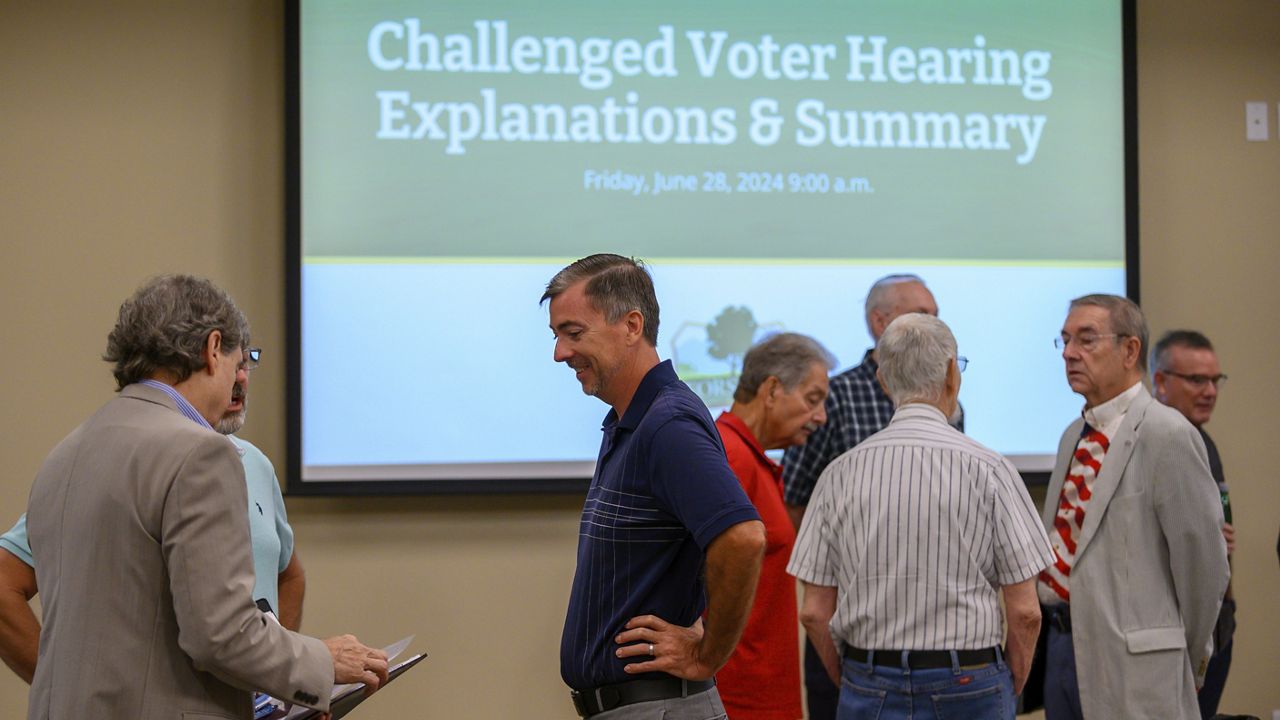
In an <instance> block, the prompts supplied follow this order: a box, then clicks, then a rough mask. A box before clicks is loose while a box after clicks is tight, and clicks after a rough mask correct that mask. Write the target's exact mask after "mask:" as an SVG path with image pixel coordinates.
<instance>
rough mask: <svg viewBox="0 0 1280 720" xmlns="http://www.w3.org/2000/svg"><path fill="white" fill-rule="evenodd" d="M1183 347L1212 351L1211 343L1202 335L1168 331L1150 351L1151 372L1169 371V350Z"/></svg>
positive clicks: (1199, 333) (1191, 332) (1182, 331)
mask: <svg viewBox="0 0 1280 720" xmlns="http://www.w3.org/2000/svg"><path fill="white" fill-rule="evenodd" d="M1175 347H1184V348H1191V349H1193V350H1209V351H1212V350H1213V343H1211V342H1209V338H1207V337H1205V336H1204V333H1201V332H1197V331H1195V330H1170V331H1169V332H1167V333H1165V334H1164V335H1162V336H1161V337H1160V339H1159V340H1157V341H1156V345H1155V347H1154V348H1152V349H1151V370H1152V371H1163V370H1168V369H1169V348H1175Z"/></svg>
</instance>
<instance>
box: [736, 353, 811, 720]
mask: <svg viewBox="0 0 1280 720" xmlns="http://www.w3.org/2000/svg"><path fill="white" fill-rule="evenodd" d="M834 366H835V359H834V358H833V357H832V356H831V354H830V353H829V352H827V351H826V349H824V348H823V347H822V346H821V345H820V344H818V342H817V341H815V340H813V339H812V338H809V337H806V336H804V335H797V334H795V333H783V334H780V335H774V336H773V337H771V338H769V339H767V340H765V341H764V342H761V343H759V344H758V345H756V346H755V347H753V348H751V350H750V351H749V352H748V353H747V356H746V358H745V359H744V360H743V362H742V375H741V377H739V378H738V388H737V390H736V391H735V392H734V394H733V407H731V408H729V411H728V412H725V413H721V414H720V417H719V418H717V419H716V428H717V429H718V430H719V431H720V437H721V438H722V439H723V440H724V449H725V454H726V455H727V456H728V458H729V467H730V468H732V469H733V472H734V474H735V475H737V476H738V481H739V482H741V483H742V487H743V489H744V490H746V492H747V497H749V498H751V502H752V503H753V504H754V505H755V506H756V510H757V511H758V512H759V513H760V518H761V519H762V520H764V526H765V555H764V566H763V568H762V569H761V571H760V583H759V585H757V587H756V596H755V603H754V604H753V605H752V608H751V615H750V617H749V618H748V620H747V627H746V629H745V630H744V631H743V633H742V639H741V640H740V641H739V642H738V647H737V649H735V650H734V652H733V655H732V656H731V657H730V658H729V662H728V664H726V665H725V666H724V667H723V668H722V669H721V670H720V672H718V673H716V682H717V684H718V686H719V689H720V698H721V700H722V701H723V702H724V707H725V710H727V711H728V713H729V717H731V718H733V720H797V718H800V717H801V716H802V714H803V713H802V710H801V707H800V644H799V642H800V639H799V635H798V633H799V626H798V624H797V622H798V621H797V619H796V587H795V580H793V579H792V578H791V576H790V575H788V574H787V560H788V559H789V558H790V557H791V547H792V545H794V544H795V540H796V531H795V527H794V526H793V525H792V524H791V520H790V518H789V517H788V515H787V507H786V505H785V504H784V503H783V501H782V467H781V466H779V465H778V464H777V463H775V462H774V461H773V460H771V459H770V458H769V457H768V456H767V455H765V451H766V450H780V449H783V448H788V447H791V446H793V445H800V444H803V443H804V441H805V440H806V439H807V438H808V437H809V433H811V432H813V431H814V430H815V429H817V427H818V426H819V425H821V424H822V423H824V422H826V420H827V414H826V410H825V401H826V399H827V373H828V372H830V371H831V369H832V368H833V367H834Z"/></svg>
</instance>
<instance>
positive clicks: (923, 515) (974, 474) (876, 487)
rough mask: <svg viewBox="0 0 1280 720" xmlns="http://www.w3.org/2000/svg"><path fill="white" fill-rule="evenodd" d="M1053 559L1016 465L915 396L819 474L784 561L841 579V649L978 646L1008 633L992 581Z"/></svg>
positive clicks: (799, 572) (803, 571)
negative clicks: (793, 544) (882, 426)
mask: <svg viewBox="0 0 1280 720" xmlns="http://www.w3.org/2000/svg"><path fill="white" fill-rule="evenodd" d="M1051 562H1053V551H1052V550H1051V549H1050V547H1049V539H1048V537H1047V536H1046V535H1045V531H1044V527H1043V526H1042V525H1041V523H1040V520H1039V517H1038V516H1037V515H1036V511H1035V508H1034V507H1033V506H1032V504H1031V498H1030V497H1029V496H1028V495H1027V490H1026V487H1025V486H1024V485H1023V484H1022V481H1021V478H1020V477H1019V476H1018V472H1017V470H1015V469H1014V467H1013V464H1012V463H1010V462H1009V461H1008V460H1006V459H1005V458H1004V457H1002V456H1000V455H999V454H997V453H996V452H994V451H992V450H989V449H987V448H986V447H984V446H982V445H980V444H979V443H977V442H975V441H973V440H971V439H969V438H967V437H965V436H964V434H963V433H960V432H959V431H957V430H956V429H954V428H952V427H950V426H949V425H947V420H946V418H945V417H943V415H942V413H941V412H940V411H939V410H938V409H937V408H935V407H933V406H931V405H925V404H919V403H912V404H908V405H904V406H903V407H901V408H899V409H898V411H897V412H896V413H895V414H894V416H893V420H892V421H891V422H890V423H889V426H888V427H887V428H885V429H884V430H882V431H880V432H879V433H876V434H875V435H873V436H871V437H870V438H868V439H867V441H866V442H864V443H862V444H861V445H859V446H857V447H856V448H854V449H853V450H850V451H849V452H847V453H845V454H843V455H841V456H840V457H838V458H836V460H835V461H833V462H832V463H831V465H830V466H829V467H827V469H826V470H825V471H824V472H823V473H822V477H821V478H819V480H818V485H817V488H816V489H815V491H814V494H813V497H812V498H811V499H810V502H809V508H808V511H807V512H806V513H805V517H804V522H803V524H802V525H801V527H800V535H799V538H798V539H797V541H796V548H795V551H794V553H793V554H792V556H791V563H790V564H789V565H788V567H787V571H788V572H789V573H791V574H792V575H794V576H796V577H797V578H799V579H800V580H803V581H804V582H807V583H810V584H812V585H820V586H826V587H835V588H837V597H838V601H837V605H836V611H835V615H834V616H833V617H832V619H831V633H832V636H833V637H834V638H835V641H836V645H837V647H839V648H841V649H843V646H846V645H852V646H854V647H858V648H862V649H869V650H974V649H981V648H987V647H992V646H994V645H1000V644H1001V643H1003V641H1004V615H1003V613H1002V611H1001V608H1000V601H999V597H998V593H997V589H998V588H1000V587H1002V586H1006V585H1013V584H1016V583H1019V582H1023V581H1025V580H1028V579H1030V578H1033V577H1035V576H1036V575H1037V574H1038V573H1039V572H1040V571H1041V570H1042V569H1044V568H1045V567H1047V566H1048V565H1049V563H1051Z"/></svg>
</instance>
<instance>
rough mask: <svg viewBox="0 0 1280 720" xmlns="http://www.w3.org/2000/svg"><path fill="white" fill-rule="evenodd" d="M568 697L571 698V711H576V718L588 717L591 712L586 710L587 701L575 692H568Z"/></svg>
mask: <svg viewBox="0 0 1280 720" xmlns="http://www.w3.org/2000/svg"><path fill="white" fill-rule="evenodd" d="M569 697H571V698H573V709H574V710H575V711H577V713H578V717H583V718H585V717H590V716H591V711H590V710H589V709H588V708H587V701H586V699H585V698H584V697H583V695H582V693H580V692H578V691H577V690H570V691H569Z"/></svg>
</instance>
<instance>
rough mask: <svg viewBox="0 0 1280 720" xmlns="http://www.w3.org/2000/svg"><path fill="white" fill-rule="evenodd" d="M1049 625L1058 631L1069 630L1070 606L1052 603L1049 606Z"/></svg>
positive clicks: (1068, 631)
mask: <svg viewBox="0 0 1280 720" xmlns="http://www.w3.org/2000/svg"><path fill="white" fill-rule="evenodd" d="M1049 627H1053V628H1057V629H1058V632H1060V633H1070V632H1071V606H1070V605H1053V606H1051V607H1050V608H1049Z"/></svg>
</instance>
